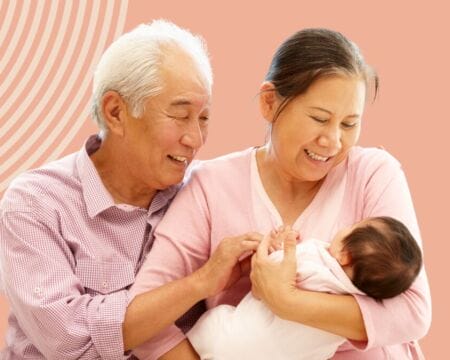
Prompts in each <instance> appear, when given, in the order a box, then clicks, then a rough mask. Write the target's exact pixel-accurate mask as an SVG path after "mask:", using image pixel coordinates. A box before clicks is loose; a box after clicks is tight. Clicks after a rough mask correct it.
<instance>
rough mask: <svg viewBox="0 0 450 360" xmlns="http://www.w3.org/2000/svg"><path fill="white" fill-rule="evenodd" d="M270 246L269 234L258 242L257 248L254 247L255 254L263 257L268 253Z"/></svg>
mask: <svg viewBox="0 0 450 360" xmlns="http://www.w3.org/2000/svg"><path fill="white" fill-rule="evenodd" d="M269 246H270V236H264V238H263V239H262V241H261V242H260V244H259V246H258V248H257V249H256V256H257V257H258V258H260V259H265V258H266V257H267V254H268V253H269Z"/></svg>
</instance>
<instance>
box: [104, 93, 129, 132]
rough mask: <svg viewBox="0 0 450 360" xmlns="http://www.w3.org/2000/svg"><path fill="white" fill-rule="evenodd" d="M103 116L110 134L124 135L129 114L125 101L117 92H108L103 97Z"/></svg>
mask: <svg viewBox="0 0 450 360" xmlns="http://www.w3.org/2000/svg"><path fill="white" fill-rule="evenodd" d="M101 106H102V114H103V119H104V121H105V125H106V126H107V128H108V132H109V133H113V134H116V135H118V136H123V135H124V132H125V131H124V125H125V120H126V114H127V106H126V103H125V101H123V99H122V97H121V96H120V95H119V93H117V92H116V91H112V90H111V91H107V92H105V93H104V94H103V96H102V103H101Z"/></svg>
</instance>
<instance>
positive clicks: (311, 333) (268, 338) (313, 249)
mask: <svg viewBox="0 0 450 360" xmlns="http://www.w3.org/2000/svg"><path fill="white" fill-rule="evenodd" d="M327 247H328V244H327V243H325V242H322V241H318V240H314V239H309V240H306V241H303V242H302V243H301V244H299V245H297V252H296V254H297V271H298V273H299V274H300V279H301V280H300V282H299V284H298V286H299V287H301V288H303V289H307V290H313V291H323V292H330V293H336V294H342V293H357V294H362V292H361V291H359V290H358V289H357V288H356V287H355V286H354V285H353V284H352V282H351V280H350V279H349V278H348V277H347V275H346V274H345V272H344V271H343V269H342V268H341V266H340V265H339V264H338V262H337V261H336V260H335V259H334V258H333V257H332V256H331V255H330V254H329V252H328V250H327ZM282 256H283V252H282V251H276V252H274V253H273V254H271V255H270V257H271V258H272V259H274V261H280V260H281V258H282ZM187 337H188V338H189V341H190V342H191V343H192V345H193V346H194V348H195V350H196V351H197V353H198V354H199V355H200V358H201V359H204V360H206V359H208V360H209V359H214V360H239V359H258V360H264V359H267V360H277V359H279V360H289V359H296V360H297V359H302V360H303V359H308V360H312V359H314V360H319V359H329V358H331V357H332V356H333V354H334V353H335V352H336V350H337V348H338V347H339V345H341V344H342V343H343V342H344V341H345V340H346V339H345V338H343V337H340V336H337V335H334V334H331V333H329V332H325V331H322V330H319V329H315V328H312V327H309V326H305V325H302V324H299V323H295V322H291V321H287V320H283V319H281V318H279V317H277V316H276V315H274V314H273V313H272V312H271V311H270V310H269V308H268V307H267V306H266V305H265V304H264V303H263V302H261V301H259V300H257V299H256V298H255V297H253V295H252V294H251V293H249V294H247V295H246V296H245V297H244V299H242V301H241V302H240V303H239V304H238V306H237V307H234V306H230V305H219V306H217V307H215V308H213V309H210V310H209V311H207V312H206V313H205V314H203V316H202V317H201V318H200V320H198V322H197V323H196V324H195V326H194V327H193V328H192V329H191V330H190V331H189V332H188V334H187Z"/></svg>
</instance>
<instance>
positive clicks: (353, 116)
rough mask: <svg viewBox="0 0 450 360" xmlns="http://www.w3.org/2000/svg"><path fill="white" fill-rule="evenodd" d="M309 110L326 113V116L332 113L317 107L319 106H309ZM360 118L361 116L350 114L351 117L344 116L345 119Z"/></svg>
mask: <svg viewBox="0 0 450 360" xmlns="http://www.w3.org/2000/svg"><path fill="white" fill-rule="evenodd" d="M310 109H314V110H320V111H323V112H326V113H328V114H330V115H333V113H332V112H331V111H330V110H327V109H324V108H321V107H319V106H310ZM360 116H361V115H359V114H351V115H348V116H346V118H358V117H360Z"/></svg>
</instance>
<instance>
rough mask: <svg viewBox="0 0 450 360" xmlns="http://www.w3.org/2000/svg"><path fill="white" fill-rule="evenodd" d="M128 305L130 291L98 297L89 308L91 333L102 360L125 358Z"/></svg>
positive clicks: (93, 299)
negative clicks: (123, 331) (125, 320)
mask: <svg viewBox="0 0 450 360" xmlns="http://www.w3.org/2000/svg"><path fill="white" fill-rule="evenodd" d="M127 304H128V291H127V290H122V291H118V292H117V293H113V294H109V295H105V296H102V295H97V296H95V297H93V298H92V301H91V303H90V304H89V306H88V316H87V318H88V326H89V332H90V334H91V338H92V342H93V343H94V345H95V348H96V349H97V352H98V354H99V355H100V357H101V358H102V359H123V358H124V346H123V333H122V324H123V320H124V318H125V311H126V308H127ZM125 357H126V356H125Z"/></svg>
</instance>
